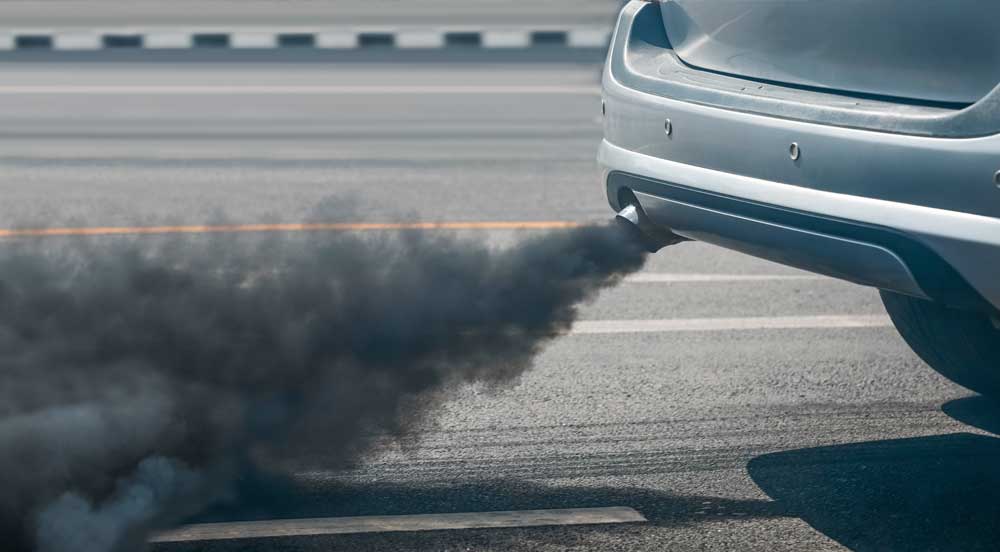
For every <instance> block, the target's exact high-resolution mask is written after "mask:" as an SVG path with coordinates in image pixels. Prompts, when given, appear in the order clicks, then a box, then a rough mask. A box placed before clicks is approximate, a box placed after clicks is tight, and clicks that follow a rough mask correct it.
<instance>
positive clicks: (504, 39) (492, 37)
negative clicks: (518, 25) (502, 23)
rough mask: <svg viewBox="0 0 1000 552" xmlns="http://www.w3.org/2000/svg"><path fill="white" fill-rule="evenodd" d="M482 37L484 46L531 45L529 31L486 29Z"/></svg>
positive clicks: (511, 46)
mask: <svg viewBox="0 0 1000 552" xmlns="http://www.w3.org/2000/svg"><path fill="white" fill-rule="evenodd" d="M482 37H483V47H484V48H527V47H528V46H530V45H531V32H530V31H519V30H497V31H486V32H484V33H483V34H482Z"/></svg>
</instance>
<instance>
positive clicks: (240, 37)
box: [229, 31, 278, 48]
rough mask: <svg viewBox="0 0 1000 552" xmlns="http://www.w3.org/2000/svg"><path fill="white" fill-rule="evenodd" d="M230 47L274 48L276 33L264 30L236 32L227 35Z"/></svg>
mask: <svg viewBox="0 0 1000 552" xmlns="http://www.w3.org/2000/svg"><path fill="white" fill-rule="evenodd" d="M229 45H230V47H232V48H275V47H277V45H278V35H276V34H274V33H266V32H252V31H251V32H237V33H232V34H230V35H229Z"/></svg>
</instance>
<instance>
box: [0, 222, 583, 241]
mask: <svg viewBox="0 0 1000 552" xmlns="http://www.w3.org/2000/svg"><path fill="white" fill-rule="evenodd" d="M580 226H585V224H583V223H579V222H570V221H560V220H546V221H496V222H329V223H326V222H321V223H290V224H222V225H190V226H92V227H80V228H24V229H0V238H27V237H49V236H115V235H137V234H218V233H241V232H324V231H325V232H362V231H369V230H552V229H559V228H578V227H580Z"/></svg>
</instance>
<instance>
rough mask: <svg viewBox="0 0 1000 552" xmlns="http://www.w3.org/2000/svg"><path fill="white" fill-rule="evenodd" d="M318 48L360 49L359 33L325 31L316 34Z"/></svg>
mask: <svg viewBox="0 0 1000 552" xmlns="http://www.w3.org/2000/svg"><path fill="white" fill-rule="evenodd" d="M316 47H317V48H331V49H341V48H343V49H349V48H357V47H358V35H357V33H352V32H344V31H324V32H319V33H316Z"/></svg>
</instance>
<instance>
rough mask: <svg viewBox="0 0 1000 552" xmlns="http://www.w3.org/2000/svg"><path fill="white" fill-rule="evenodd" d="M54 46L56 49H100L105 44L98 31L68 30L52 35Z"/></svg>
mask: <svg viewBox="0 0 1000 552" xmlns="http://www.w3.org/2000/svg"><path fill="white" fill-rule="evenodd" d="M52 47H53V48H55V49H56V50H99V49H101V48H102V47H103V45H102V42H101V37H100V35H98V34H97V33H92V32H73V31H67V32H59V33H56V34H55V35H54V36H53V37H52Z"/></svg>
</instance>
